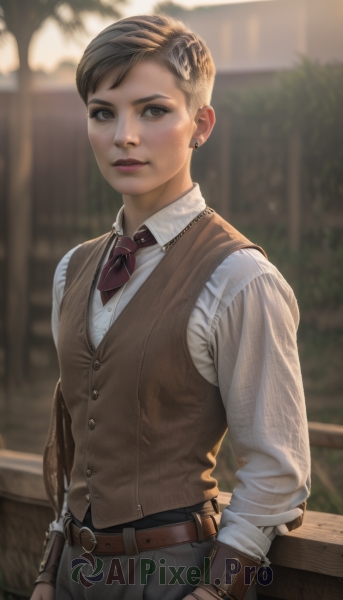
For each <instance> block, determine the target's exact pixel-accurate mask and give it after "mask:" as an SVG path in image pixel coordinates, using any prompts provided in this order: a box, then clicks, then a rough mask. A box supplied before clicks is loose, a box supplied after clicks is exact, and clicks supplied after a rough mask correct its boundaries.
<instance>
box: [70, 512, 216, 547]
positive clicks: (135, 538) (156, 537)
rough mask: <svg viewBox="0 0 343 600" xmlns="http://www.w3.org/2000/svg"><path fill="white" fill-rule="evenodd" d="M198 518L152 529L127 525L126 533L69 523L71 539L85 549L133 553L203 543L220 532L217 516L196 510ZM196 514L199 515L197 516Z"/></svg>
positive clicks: (124, 531) (124, 530)
mask: <svg viewBox="0 0 343 600" xmlns="http://www.w3.org/2000/svg"><path fill="white" fill-rule="evenodd" d="M193 515H194V517H195V519H194V521H185V522H184V523H174V524H173V525H163V526H161V527H154V528H152V529H137V530H135V528H134V527H126V528H124V529H123V533H99V532H97V531H96V532H94V531H91V530H90V529H88V527H81V529H79V528H78V527H77V526H76V525H75V524H74V523H69V528H68V529H69V532H68V534H69V535H70V538H69V535H68V537H67V540H68V538H69V540H68V541H69V543H70V542H75V543H76V544H79V546H81V547H82V548H83V550H85V552H91V553H93V554H99V555H100V554H104V555H105V554H107V555H118V556H119V555H123V554H126V555H127V556H133V555H136V554H139V553H140V552H144V550H157V549H160V548H166V547H168V546H178V545H179V544H186V543H187V542H198V541H199V542H203V541H204V540H207V539H208V538H210V537H212V536H214V535H216V534H217V532H218V527H217V523H216V520H215V517H214V516H213V515H207V516H204V517H202V516H200V515H199V514H198V513H193ZM195 515H196V516H195Z"/></svg>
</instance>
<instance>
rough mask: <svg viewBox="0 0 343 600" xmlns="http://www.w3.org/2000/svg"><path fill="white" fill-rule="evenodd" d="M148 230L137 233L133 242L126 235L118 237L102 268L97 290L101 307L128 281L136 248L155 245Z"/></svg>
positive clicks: (134, 259) (134, 260)
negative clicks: (99, 293) (99, 294)
mask: <svg viewBox="0 0 343 600" xmlns="http://www.w3.org/2000/svg"><path fill="white" fill-rule="evenodd" d="M156 243H157V242H156V240H155V238H154V236H153V235H152V233H151V232H150V231H149V229H144V230H143V231H138V233H136V234H135V235H134V238H133V240H132V239H131V238H130V237H127V236H126V235H119V236H118V238H117V241H116V243H115V244H114V246H113V248H112V250H111V252H110V255H109V258H108V261H107V263H106V264H105V265H104V266H103V269H102V271H101V275H100V280H99V283H98V290H99V291H100V292H101V300H102V304H103V306H105V304H106V302H108V301H109V299H110V298H112V296H114V294H115V293H116V292H117V291H118V290H119V288H121V287H122V286H123V285H125V283H127V281H129V279H130V277H131V275H132V273H133V272H134V270H135V266H136V257H135V252H136V251H137V250H138V248H146V247H147V246H153V245H154V244H156Z"/></svg>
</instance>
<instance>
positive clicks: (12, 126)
mask: <svg viewBox="0 0 343 600" xmlns="http://www.w3.org/2000/svg"><path fill="white" fill-rule="evenodd" d="M24 46H25V47H24V48H23V49H21V46H20V44H18V48H19V55H20V69H19V76H18V77H19V81H18V91H17V93H16V94H15V95H14V98H13V101H12V105H11V109H10V119H9V143H10V152H9V159H10V164H9V189H8V203H7V217H8V241H7V310H6V312H7V348H8V360H7V381H8V383H9V387H10V388H12V387H13V386H18V385H20V383H21V382H22V380H23V377H24V366H25V354H26V353H25V347H26V337H27V327H28V304H29V265H30V253H31V174H32V115H31V72H30V69H29V65H28V61H27V53H28V43H27V44H25V45H24Z"/></svg>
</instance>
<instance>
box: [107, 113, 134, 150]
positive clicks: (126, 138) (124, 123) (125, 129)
mask: <svg viewBox="0 0 343 600" xmlns="http://www.w3.org/2000/svg"><path fill="white" fill-rule="evenodd" d="M113 143H114V144H115V145H116V146H120V147H125V146H130V145H131V146H137V145H138V143H139V136H138V131H137V126H136V125H135V123H134V122H133V121H132V119H129V118H125V117H122V118H118V120H117V123H116V130H115V134H114V137H113Z"/></svg>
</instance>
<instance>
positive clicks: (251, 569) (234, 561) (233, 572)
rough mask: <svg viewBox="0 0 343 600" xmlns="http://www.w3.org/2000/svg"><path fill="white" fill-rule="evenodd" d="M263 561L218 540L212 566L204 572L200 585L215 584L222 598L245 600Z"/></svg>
mask: <svg viewBox="0 0 343 600" xmlns="http://www.w3.org/2000/svg"><path fill="white" fill-rule="evenodd" d="M260 566H261V562H260V561H257V560H255V559H254V558H252V557H250V556H247V555H246V554H243V553H242V552H238V551H237V550H235V549H234V548H231V546H227V545H226V544H222V543H221V542H218V540H216V541H215V542H214V544H213V548H212V550H211V553H210V568H209V570H208V572H207V573H204V574H203V577H202V580H201V583H200V587H201V586H204V589H206V588H207V586H206V583H210V584H211V585H213V586H215V588H216V591H217V595H218V597H220V598H230V600H243V598H244V596H245V595H246V593H247V592H248V590H249V588H250V586H251V585H252V583H253V582H254V579H255V577H256V574H257V571H258V569H259V567H260Z"/></svg>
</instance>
